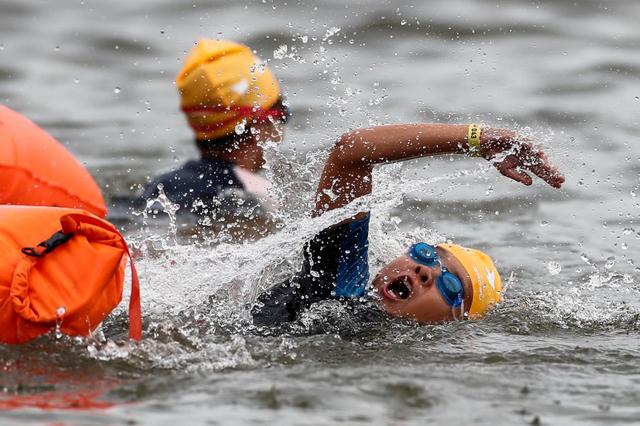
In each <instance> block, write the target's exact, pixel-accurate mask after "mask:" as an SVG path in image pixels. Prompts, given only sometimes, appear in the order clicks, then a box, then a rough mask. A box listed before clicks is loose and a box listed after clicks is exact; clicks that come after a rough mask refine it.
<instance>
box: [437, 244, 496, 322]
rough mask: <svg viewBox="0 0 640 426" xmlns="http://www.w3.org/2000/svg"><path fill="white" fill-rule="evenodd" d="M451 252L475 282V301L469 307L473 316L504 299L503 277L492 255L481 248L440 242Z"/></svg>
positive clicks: (480, 313) (477, 315) (481, 314)
mask: <svg viewBox="0 0 640 426" xmlns="http://www.w3.org/2000/svg"><path fill="white" fill-rule="evenodd" d="M438 246H439V247H442V248H444V249H445V250H447V251H448V252H449V253H451V254H452V255H453V256H454V257H455V258H456V259H457V260H458V261H459V262H460V263H461V264H462V266H463V267H464V269H465V270H466V271H467V273H468V274H469V277H470V278H471V283H472V284H473V301H472V302H471V308H470V309H469V316H470V317H471V318H479V317H482V316H483V315H484V314H486V313H487V312H488V311H489V310H491V308H492V307H493V306H495V305H496V304H498V303H500V301H502V279H501V278H500V274H499V273H498V270H497V269H496V267H495V266H494V264H493V261H492V260H491V257H489V255H487V254H486V253H483V252H481V251H480V250H474V249H470V248H466V247H462V246H459V245H457V244H438Z"/></svg>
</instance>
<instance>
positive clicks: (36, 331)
mask: <svg viewBox="0 0 640 426" xmlns="http://www.w3.org/2000/svg"><path fill="white" fill-rule="evenodd" d="M0 253H2V257H1V258H0V342H2V343H23V342H27V341H29V340H32V339H34V338H36V337H38V336H40V335H41V334H44V333H47V332H49V331H50V330H52V329H57V330H59V331H60V332H62V333H65V334H68V335H72V336H87V335H89V334H90V333H91V332H92V331H93V330H94V329H95V328H96V327H97V326H98V325H99V324H100V323H101V322H102V321H103V320H104V319H105V318H106V317H107V315H109V313H111V311H112V310H113V309H114V308H115V307H116V306H117V305H118V304H119V303H120V301H121V300H122V290H123V286H124V272H125V266H126V263H125V262H126V256H128V257H129V259H130V265H131V277H132V279H131V300H130V304H129V336H130V337H131V338H133V339H136V340H138V339H140V338H141V337H142V319H141V309H140V289H139V282H138V275H137V272H136V270H135V266H134V264H133V260H132V259H131V256H130V254H129V249H128V247H127V243H126V242H125V240H124V238H123V237H122V235H120V233H119V232H118V230H117V229H116V228H115V227H114V226H113V225H112V224H111V223H109V222H107V221H106V220H104V219H100V218H99V217H97V216H95V215H93V214H91V213H88V212H86V211H83V210H78V209H69V208H59V207H37V206H7V205H4V206H0Z"/></svg>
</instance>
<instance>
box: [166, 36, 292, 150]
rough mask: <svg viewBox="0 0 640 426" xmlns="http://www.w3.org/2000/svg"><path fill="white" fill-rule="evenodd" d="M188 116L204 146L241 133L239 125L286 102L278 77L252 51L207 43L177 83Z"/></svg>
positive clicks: (189, 58)
mask: <svg viewBox="0 0 640 426" xmlns="http://www.w3.org/2000/svg"><path fill="white" fill-rule="evenodd" d="M176 85H177V87H178V91H179V92H180V97H181V106H182V110H183V111H184V113H185V114H186V116H187V120H188V121H189V125H190V126H191V127H192V128H193V130H194V132H195V133H196V139H198V140H211V139H217V138H221V137H224V136H226V135H229V134H231V133H233V132H235V128H236V125H238V124H239V123H241V122H242V121H243V120H245V119H247V120H250V119H251V118H252V117H253V116H254V115H255V114H259V113H260V112H261V111H264V110H265V109H267V108H269V107H270V106H272V105H273V104H274V103H275V102H276V101H277V100H278V99H279V98H280V85H279V84H278V81H277V80H276V78H275V76H274V75H273V73H272V72H271V71H270V70H269V68H267V67H266V64H264V63H263V62H262V61H261V60H260V59H259V58H258V57H256V56H255V55H254V54H253V53H252V52H251V49H249V47H247V46H245V45H243V44H238V43H234V42H231V41H217V40H208V39H201V40H199V41H198V43H197V44H196V46H195V47H194V48H193V50H192V51H191V53H190V54H189V56H187V59H186V60H185V63H184V66H183V68H182V70H181V71H180V73H179V74H178V76H177V77H176Z"/></svg>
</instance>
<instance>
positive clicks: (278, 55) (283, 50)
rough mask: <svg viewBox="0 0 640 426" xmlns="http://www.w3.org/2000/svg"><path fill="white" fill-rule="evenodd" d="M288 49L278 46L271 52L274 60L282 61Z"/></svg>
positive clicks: (284, 45)
mask: <svg viewBox="0 0 640 426" xmlns="http://www.w3.org/2000/svg"><path fill="white" fill-rule="evenodd" d="M287 50H288V47H287V45H286V44H282V45H280V47H278V48H277V49H276V50H274V51H273V57H274V59H282V58H284V56H285V55H286V54H287Z"/></svg>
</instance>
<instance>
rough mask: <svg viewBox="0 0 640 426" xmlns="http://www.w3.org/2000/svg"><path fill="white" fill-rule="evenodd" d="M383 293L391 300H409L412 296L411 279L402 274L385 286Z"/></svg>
mask: <svg viewBox="0 0 640 426" xmlns="http://www.w3.org/2000/svg"><path fill="white" fill-rule="evenodd" d="M382 294H383V295H384V296H385V297H386V298H387V299H391V300H407V299H408V298H409V297H411V281H410V280H409V277H407V276H406V275H405V276H400V277H398V278H396V279H395V280H393V281H391V282H390V283H389V284H387V285H386V286H384V287H383V289H382Z"/></svg>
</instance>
